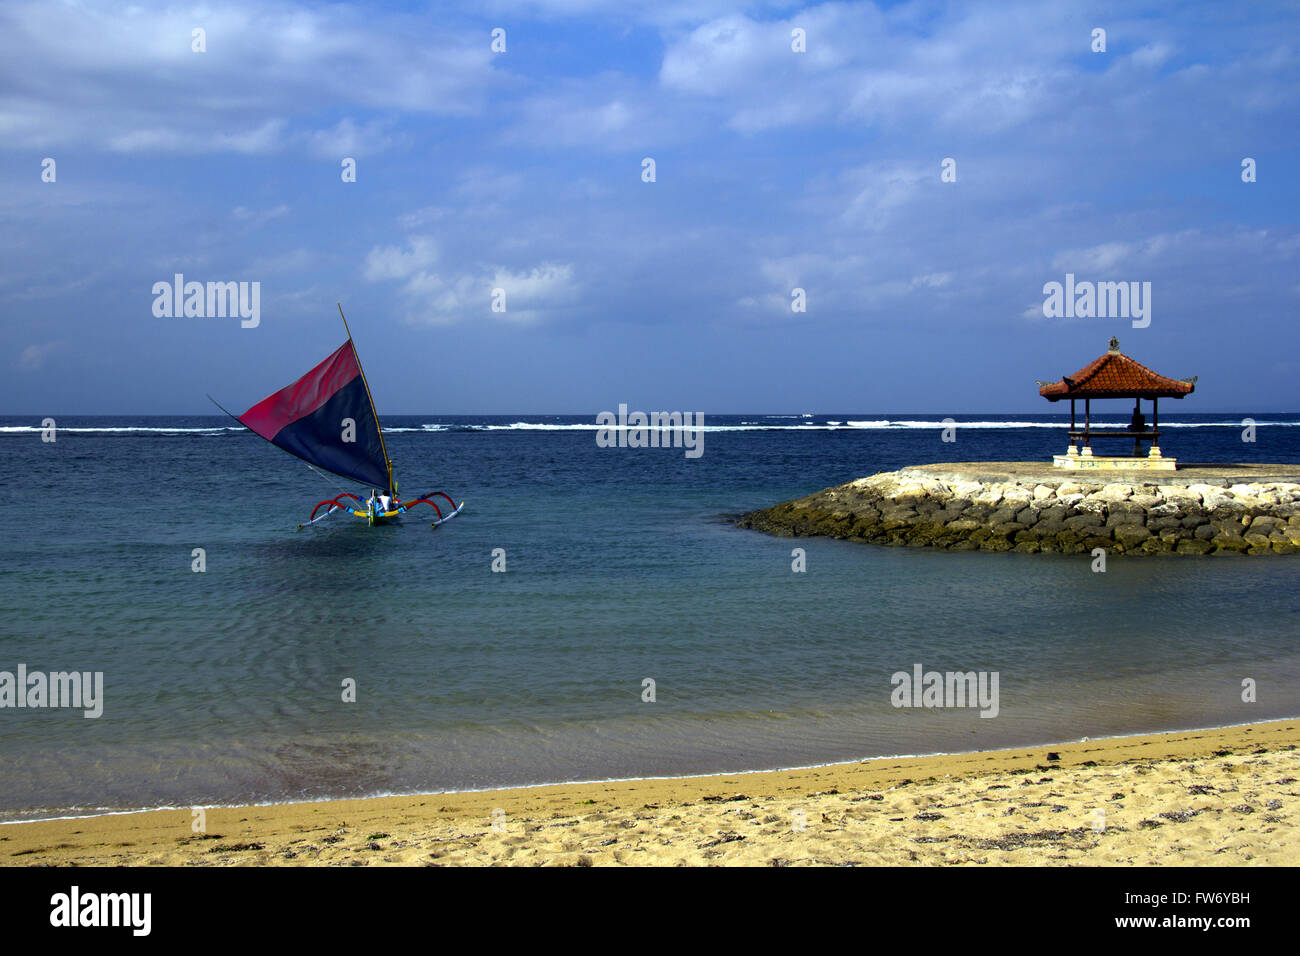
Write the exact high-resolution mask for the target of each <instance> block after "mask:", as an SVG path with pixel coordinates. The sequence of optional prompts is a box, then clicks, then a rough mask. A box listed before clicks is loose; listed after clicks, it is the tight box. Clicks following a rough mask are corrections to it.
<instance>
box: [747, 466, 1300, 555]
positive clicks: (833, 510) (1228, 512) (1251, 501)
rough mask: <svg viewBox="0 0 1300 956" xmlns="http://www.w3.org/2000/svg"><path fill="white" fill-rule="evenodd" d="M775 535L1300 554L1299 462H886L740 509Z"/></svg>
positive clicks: (1001, 547)
mask: <svg viewBox="0 0 1300 956" xmlns="http://www.w3.org/2000/svg"><path fill="white" fill-rule="evenodd" d="M735 520H736V523H737V524H738V525H739V526H740V527H742V528H753V529H755V530H758V531H764V532H767V533H768V534H775V535H781V536H786V537H793V536H815V535H820V536H826V537H832V538H845V539H853V540H860V541H864V542H868V543H871V544H882V545H895V546H907V547H932V548H940V549H945V550H951V551H976V550H979V551H1019V552H1027V553H1034V552H1059V553H1064V554H1074V553H1080V552H1090V551H1092V550H1093V549H1094V548H1105V549H1106V550H1107V551H1109V552H1113V553H1121V554H1142V555H1159V554H1179V555H1204V554H1253V555H1260V554H1297V553H1300V466H1295V465H1204V466H1199V465H1198V466H1193V467H1188V468H1182V469H1180V470H1179V471H1178V472H1175V473H1171V474H1163V473H1153V472H1138V471H1133V472H1124V471H1114V472H1109V473H1106V474H1104V475H1103V474H1098V473H1095V472H1092V473H1087V474H1086V475H1081V474H1080V473H1078V472H1071V473H1066V472H1063V471H1060V470H1057V469H1053V468H1051V467H1050V466H1043V465H1038V464H1033V463H1027V462H975V463H961V464H947V465H921V466H917V467H912V468H904V469H901V470H899V471H892V472H881V473H879V474H876V475H872V476H871V477H870V478H859V479H858V480H856V481H850V482H848V483H847V484H843V485H838V486H836V487H833V488H826V489H824V490H822V491H819V492H817V493H816V494H812V495H808V496H807V497H804V498H798V499H795V500H793V501H787V502H784V503H782V504H779V505H776V506H774V507H771V508H765V509H762V510H760V511H753V512H749V513H747V514H743V515H740V516H738V517H737V518H736V519H735Z"/></svg>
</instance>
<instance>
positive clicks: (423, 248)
mask: <svg viewBox="0 0 1300 956" xmlns="http://www.w3.org/2000/svg"><path fill="white" fill-rule="evenodd" d="M407 246H408V248H407V249H406V251H403V250H402V249H400V248H398V247H397V246H384V247H383V248H380V247H379V246H376V247H375V248H373V249H371V250H370V253H369V254H368V255H367V256H366V268H365V277H366V278H367V279H368V280H370V281H371V282H380V281H383V280H385V279H409V278H411V277H413V276H416V275H418V274H419V273H421V272H423V271H425V270H426V269H428V268H429V267H430V266H432V265H433V264H434V262H436V261H437V259H438V249H437V246H435V245H434V242H433V239H432V238H430V237H428V236H413V237H412V238H411V239H410V240H409V241H408V243H407Z"/></svg>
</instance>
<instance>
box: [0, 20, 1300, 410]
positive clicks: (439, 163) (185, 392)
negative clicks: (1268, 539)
mask: <svg viewBox="0 0 1300 956" xmlns="http://www.w3.org/2000/svg"><path fill="white" fill-rule="evenodd" d="M1165 6H1167V5H1165V4H1150V5H1146V4H1140V3H1139V4H1134V3H1088V4H1056V3H1052V4H1017V3H997V4H988V5H982V4H964V3H957V4H951V5H950V4H942V3H927V2H913V3H898V4H882V5H873V4H868V3H847V4H841V3H828V4H812V5H798V4H785V3H755V4H723V3H713V2H711V0H701V2H694V3H690V2H682V3H675V2H645V3H640V2H621V3H614V2H610V3H606V2H602V0H530V2H507V0H501V2H489V3H485V4H474V5H463V6H462V5H460V4H455V3H440V4H418V3H404V4H365V5H354V4H330V5H321V4H310V3H280V2H273V3H243V2H233V3H224V4H220V5H212V6H204V5H187V4H181V5H167V4H162V5H155V4H150V3H144V4H137V5H135V6H132V7H130V8H129V10H127V12H123V10H122V8H120V7H119V5H117V4H97V3H77V4H70V3H68V4H65V3H56V2H24V0H11V2H7V3H5V4H4V5H3V6H0V329H3V332H4V341H5V343H6V352H7V354H6V355H5V357H4V360H3V365H4V373H3V376H2V377H0V413H4V414H15V415H16V414H23V415H27V414H31V415H46V414H59V413H62V414H68V413H87V414H88V413H96V412H98V413H105V414H119V413H121V414H126V413H139V414H149V413H157V414H188V413H206V412H208V411H210V410H211V406H209V405H208V404H207V400H206V398H205V397H204V395H205V393H207V392H211V393H212V394H213V395H215V396H216V397H218V398H219V399H220V400H221V401H222V402H223V403H224V404H226V405H228V407H230V408H232V409H234V410H237V411H242V410H243V409H244V408H246V407H248V406H249V405H251V404H253V402H255V401H256V400H258V399H259V398H261V397H262V396H264V395H265V394H268V393H269V392H272V391H274V390H275V389H277V388H279V387H280V386H282V385H284V384H287V383H288V382H289V381H290V380H291V379H293V378H295V377H296V376H297V375H299V374H301V373H302V372H304V371H306V369H307V368H308V367H310V366H311V365H313V364H315V363H316V362H317V361H319V360H320V359H322V358H324V357H325V355H327V354H328V353H329V352H331V351H332V350H333V349H334V348H336V347H337V345H338V344H339V343H340V342H341V341H342V338H343V332H342V327H341V324H340V323H339V321H338V317H337V313H336V311H335V307H334V303H335V302H336V301H341V302H342V303H343V307H344V310H345V311H346V312H347V315H348V318H349V321H350V322H351V324H352V329H353V333H354V336H355V338H356V341H357V345H358V348H359V350H360V354H361V356H362V359H363V361H364V362H365V364H366V371H367V373H368V377H369V379H370V383H371V386H372V389H373V391H374V393H375V399H376V402H377V404H378V406H379V408H380V411H381V414H382V413H388V414H399V413H432V414H437V413H443V414H455V413H501V414H504V413H511V412H517V413H544V412H556V413H575V414H586V413H593V414H594V413H595V412H596V411H599V410H602V409H612V408H616V407H617V406H618V404H619V403H620V402H626V403H627V404H628V405H629V406H630V407H632V408H648V409H661V408H662V409H685V410H701V411H708V412H742V411H749V412H764V411H766V412H785V411H790V412H802V411H860V412H871V411H880V412H889V411H913V412H933V413H941V414H954V415H961V414H962V413H967V412H975V411H1029V412H1033V411H1044V412H1046V411H1056V410H1058V409H1056V408H1055V407H1053V406H1048V405H1047V403H1046V402H1044V401H1043V400H1042V399H1040V398H1039V397H1038V396H1037V391H1036V388H1035V386H1034V381H1035V380H1036V379H1054V378H1056V377H1058V376H1060V375H1061V374H1063V373H1069V372H1072V371H1074V370H1075V369H1077V368H1079V367H1081V366H1082V365H1084V364H1085V363H1087V362H1088V361H1090V360H1091V359H1093V358H1095V357H1096V356H1097V355H1099V354H1101V353H1102V352H1103V351H1104V350H1105V347H1106V342H1107V339H1108V338H1109V337H1110V336H1111V335H1113V334H1114V335H1118V336H1119V338H1120V341H1121V347H1122V348H1123V349H1124V351H1126V352H1127V353H1128V354H1130V355H1132V356H1133V357H1134V358H1136V359H1138V360H1139V361H1141V362H1144V363H1146V364H1148V365H1151V366H1152V367H1154V368H1155V369H1156V370H1157V371H1160V372H1163V373H1165V374H1168V375H1171V376H1174V377H1183V376H1189V375H1199V376H1200V380H1199V382H1198V385H1197V391H1196V394H1195V395H1194V396H1192V397H1191V398H1189V399H1187V400H1186V401H1185V402H1184V403H1181V404H1180V405H1178V406H1176V409H1177V410H1178V411H1186V412H1194V411H1240V412H1244V413H1249V412H1266V411H1279V410H1294V409H1295V408H1296V407H1297V406H1300V402H1297V400H1296V392H1297V390H1296V388H1295V383H1296V381H1297V376H1298V375H1300V349H1297V345H1300V331H1298V320H1300V308H1298V307H1300V223H1298V218H1300V186H1298V185H1297V181H1298V180H1300V149H1298V148H1297V146H1298V138H1300V133H1298V132H1297V131H1298V130H1300V123H1298V122H1297V121H1298V120H1300V12H1297V9H1296V7H1295V6H1294V5H1277V6H1274V5H1269V4H1250V5H1237V4H1205V5H1200V4H1180V5H1176V9H1174V10H1173V11H1172V12H1171V11H1168V10H1165V9H1163V8H1164V7H1165ZM1098 27H1100V28H1103V29H1105V30H1106V51H1105V52H1104V53H1094V52H1093V51H1092V50H1091V45H1092V42H1093V41H1092V32H1093V30H1094V28H1098ZM195 28H202V29H203V30H204V31H206V47H207V49H206V51H205V52H202V53H196V52H193V50H192V49H191V46H192V30H193V29H195ZM495 28H501V29H504V30H505V38H506V51H505V52H504V53H494V52H493V51H492V50H491V48H490V45H491V40H492V36H491V35H492V31H493V29H495ZM796 28H798V29H802V30H803V31H804V32H805V35H806V52H803V53H796V52H794V51H793V50H792V49H791V44H792V41H791V34H792V30H794V29H796ZM344 157H351V158H354V159H355V160H356V164H357V181H356V182H355V183H345V182H343V181H342V178H341V176H340V171H341V166H340V163H341V161H342V159H343V158H344ZM646 157H651V158H653V159H654V161H655V164H656V181H655V182H653V183H647V182H643V181H642V160H643V159H644V158H646ZM949 157H951V158H952V159H954V160H955V162H956V177H957V178H956V181H955V182H943V181H941V175H940V174H941V172H942V170H941V162H942V160H944V159H945V158H949ZM1245 157H1250V158H1253V159H1254V160H1255V161H1256V164H1257V181H1256V182H1253V183H1244V182H1242V177H1241V163H1242V160H1243V158H1245ZM46 158H52V159H54V160H55V163H56V180H55V181H54V182H52V183H51V182H43V181H42V161H43V160H44V159H46ZM177 272H180V273H183V274H184V275H185V277H186V279H187V280H197V281H201V282H206V281H223V282H224V281H248V282H252V281H256V282H259V283H260V284H261V322H260V325H259V326H258V327H257V328H248V329H246V328H241V326H240V323H239V321H238V320H237V319H230V318H192V317H191V318H158V317H156V316H155V315H154V314H153V308H152V306H153V300H154V296H153V294H152V292H151V290H152V287H153V284H154V283H156V282H159V281H170V280H171V278H172V276H173V274H174V273H177ZM1066 273H1073V274H1075V275H1076V277H1077V278H1078V279H1079V280H1085V279H1086V280H1092V281H1140V282H1150V283H1151V284H1152V312H1151V323H1150V325H1149V327H1147V328H1143V329H1137V328H1132V326H1131V323H1130V321H1129V320H1128V319H1125V318H1069V319H1066V318H1051V319H1049V318H1045V317H1044V316H1043V314H1042V304H1043V299H1044V296H1043V292H1042V288H1043V285H1044V283H1047V282H1051V281H1058V282H1059V281H1063V280H1064V277H1065V274H1066ZM796 287H798V288H803V289H804V290H805V292H806V297H807V311H806V312H804V313H796V312H793V311H792V310H791V292H792V290H793V289H794V288H796ZM494 288H503V289H505V290H506V311H505V312H504V313H494V312H493V311H492V310H491V302H492V290H493V289H494ZM1170 410H1171V411H1173V410H1174V408H1171V409H1170Z"/></svg>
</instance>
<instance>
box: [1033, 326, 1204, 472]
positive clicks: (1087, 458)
mask: <svg viewBox="0 0 1300 956" xmlns="http://www.w3.org/2000/svg"><path fill="white" fill-rule="evenodd" d="M1195 388H1196V378H1182V379H1174V378H1165V377H1164V376H1163V375H1158V374H1157V373H1155V372H1153V371H1151V369H1149V368H1147V367H1146V366H1145V365H1142V364H1140V363H1138V362H1135V361H1133V359H1131V358H1129V357H1128V356H1127V355H1125V354H1124V353H1123V352H1121V351H1120V350H1119V339H1117V338H1114V337H1113V336H1112V337H1111V340H1110V348H1109V350H1108V351H1107V352H1106V354H1105V355H1103V356H1101V357H1100V358H1097V359H1094V360H1093V361H1092V362H1089V363H1088V364H1087V365H1085V366H1084V367H1083V368H1081V369H1079V371H1077V372H1075V373H1074V374H1073V375H1063V376H1062V377H1061V380H1060V381H1059V382H1039V383H1038V394H1039V395H1041V396H1043V397H1044V398H1045V399H1047V400H1048V401H1049V402H1059V401H1060V400H1061V399H1063V398H1068V399H1069V400H1070V448H1069V451H1068V453H1067V454H1064V455H1055V456H1053V460H1052V463H1053V464H1054V465H1055V466H1056V467H1058V468H1144V469H1152V470H1161V471H1173V470H1174V469H1175V468H1176V467H1177V464H1178V463H1177V460H1176V459H1174V458H1165V457H1164V456H1162V455H1161V454H1160V399H1162V398H1178V399H1181V398H1183V397H1185V396H1187V395H1190V394H1191V393H1192V392H1193V391H1194V390H1195ZM1094 398H1131V399H1133V400H1134V402H1133V418H1132V420H1131V421H1130V422H1129V425H1128V428H1125V429H1116V428H1103V429H1097V430H1094V429H1093V427H1092V400H1093V399H1094ZM1144 398H1147V399H1150V400H1151V426H1150V427H1149V428H1148V427H1147V424H1146V419H1145V418H1143V416H1142V399H1144ZM1079 399H1083V416H1084V417H1083V428H1079V427H1078V426H1077V424H1076V419H1075V402H1076V401H1078V400H1079ZM1095 438H1106V439H1110V438H1122V439H1132V441H1133V454H1132V455H1111V456H1101V455H1094V454H1093V453H1092V441H1093V439H1095ZM1143 442H1150V444H1151V449H1150V451H1149V452H1148V453H1147V455H1146V456H1145V457H1144V456H1143V455H1142V443H1143ZM1076 446H1081V447H1076Z"/></svg>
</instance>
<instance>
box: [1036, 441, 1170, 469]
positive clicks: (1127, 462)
mask: <svg viewBox="0 0 1300 956" xmlns="http://www.w3.org/2000/svg"><path fill="white" fill-rule="evenodd" d="M1052 466H1053V467H1055V468H1066V469H1069V470H1071V471H1120V470H1129V469H1137V470H1140V471H1177V470H1178V459H1177V458H1165V457H1163V456H1162V455H1161V454H1160V449H1159V448H1158V447H1155V446H1152V448H1151V454H1150V456H1149V457H1145V458H1144V457H1142V456H1140V455H1094V454H1093V453H1092V449H1091V448H1084V449H1083V454H1082V455H1080V454H1079V453H1078V451H1076V450H1075V447H1074V446H1073V445H1071V446H1070V451H1069V454H1065V455H1053V456H1052Z"/></svg>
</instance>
